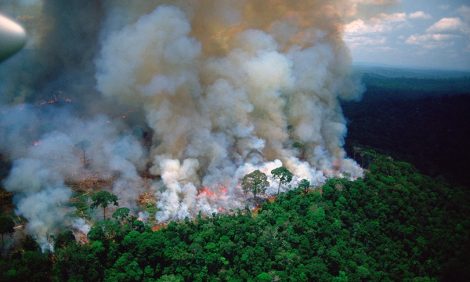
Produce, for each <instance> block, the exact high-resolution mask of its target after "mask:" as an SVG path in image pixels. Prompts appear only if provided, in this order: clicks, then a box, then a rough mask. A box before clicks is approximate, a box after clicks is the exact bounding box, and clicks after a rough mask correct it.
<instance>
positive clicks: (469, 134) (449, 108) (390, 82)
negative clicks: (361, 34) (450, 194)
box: [343, 73, 470, 185]
mask: <svg viewBox="0 0 470 282" xmlns="http://www.w3.org/2000/svg"><path fill="white" fill-rule="evenodd" d="M363 82H364V84H365V86H366V87H367V91H366V92H365V94H364V97H363V99H362V100H361V101H359V102H347V103H343V110H344V114H345V116H346V118H347V119H348V136H347V140H346V143H347V148H348V151H349V152H350V153H351V154H352V147H353V146H354V145H355V144H360V145H367V146H371V147H373V148H377V149H380V150H382V151H384V152H386V153H387V154H391V155H392V156H396V157H398V158H401V159H404V160H406V161H409V162H411V163H413V164H415V165H416V166H417V167H418V168H420V169H422V170H423V171H424V172H426V173H428V174H431V175H434V176H437V175H441V176H445V177H446V178H447V179H449V180H450V181H455V182H457V183H460V184H466V185H470V177H468V171H470V163H469V162H468V160H469V159H470V150H469V148H468V140H469V138H470V124H469V121H470V111H469V109H470V95H469V94H470V78H466V77H461V78H445V79H425V78H395V77H385V76H382V75H377V74H374V73H366V74H364V76H363Z"/></svg>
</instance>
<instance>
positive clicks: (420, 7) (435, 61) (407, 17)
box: [344, 0, 470, 70]
mask: <svg viewBox="0 0 470 282" xmlns="http://www.w3.org/2000/svg"><path fill="white" fill-rule="evenodd" d="M355 1H358V0H355ZM360 1H361V2H367V1H368V2H374V3H377V2H397V3H396V4H395V5H392V6H389V7H385V8H384V7H381V10H382V12H381V13H379V14H375V15H372V16H371V13H367V12H363V13H359V14H358V15H356V16H355V17H354V18H351V19H350V20H348V24H347V25H346V32H345V36H344V39H345V41H346V43H347V44H348V46H349V47H350V49H351V53H352V57H353V61H354V62H355V63H367V64H375V65H390V66H405V67H420V68H435V69H464V70H470V1H469V0H459V1H458V0H451V1H445V0H401V1H398V0H360Z"/></svg>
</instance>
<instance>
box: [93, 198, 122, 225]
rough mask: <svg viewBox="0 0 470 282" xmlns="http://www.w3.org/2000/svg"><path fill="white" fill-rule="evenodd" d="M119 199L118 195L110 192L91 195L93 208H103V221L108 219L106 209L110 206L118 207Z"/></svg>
mask: <svg viewBox="0 0 470 282" xmlns="http://www.w3.org/2000/svg"><path fill="white" fill-rule="evenodd" d="M117 201H118V198H117V196H116V195H114V194H112V193H109V192H108V191H99V192H96V193H94V194H93V195H91V208H92V209H94V208H97V207H99V206H100V207H102V208H103V220H105V219H106V208H107V207H108V206H109V205H110V204H114V205H115V206H117V205H118V202H117Z"/></svg>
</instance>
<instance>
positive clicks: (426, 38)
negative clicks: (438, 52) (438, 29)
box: [405, 33, 456, 49]
mask: <svg viewBox="0 0 470 282" xmlns="http://www.w3.org/2000/svg"><path fill="white" fill-rule="evenodd" d="M455 37H456V35H452V34H441V33H436V34H432V33H428V34H421V35H420V34H414V35H411V36H410V37H408V38H407V39H406V41H405V43H406V44H410V45H421V46H422V47H424V48H426V49H434V48H439V47H440V48H442V47H449V46H451V45H453V42H452V41H451V40H452V39H454V38H455Z"/></svg>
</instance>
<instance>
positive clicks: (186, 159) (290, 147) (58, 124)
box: [0, 0, 363, 249]
mask: <svg viewBox="0 0 470 282" xmlns="http://www.w3.org/2000/svg"><path fill="white" fill-rule="evenodd" d="M356 4H357V3H355V4H351V3H350V2H349V1H343V0H335V1H294V0H286V1H275V0H265V1H258V0H250V1H248V0H237V1H230V0H224V1H220V0H219V1H216V0H200V1H179V0H178V1H165V0H151V1H124V0H118V1H106V0H102V1H93V2H89V3H88V2H87V3H86V5H84V4H83V1H78V0H70V1H59V0H49V1H42V2H41V3H40V1H21V3H19V2H18V3H17V4H15V2H12V1H8V3H7V4H4V5H3V7H4V8H8V7H15V9H16V10H15V13H17V14H18V15H19V16H21V12H22V11H23V12H25V13H26V12H27V13H31V15H33V16H32V17H33V18H34V20H35V23H37V24H36V25H35V27H34V29H32V30H30V31H29V32H30V33H33V35H32V37H34V44H32V43H31V44H30V48H29V49H27V50H24V51H23V52H22V53H20V54H18V56H16V57H15V58H12V59H11V60H9V61H8V62H7V63H6V64H5V65H3V66H0V93H1V94H2V97H1V99H0V101H3V104H4V105H3V106H1V107H0V112H1V113H2V115H1V116H0V153H1V154H3V155H6V156H7V157H8V158H9V159H11V160H12V165H13V167H12V170H11V172H10V175H9V176H8V178H7V179H6V180H5V181H4V186H5V188H6V189H7V190H9V191H13V192H15V195H16V196H15V201H16V205H17V213H18V214H20V215H23V216H24V217H25V218H26V219H27V220H28V230H29V231H30V232H31V233H32V234H34V235H35V236H36V238H37V239H38V241H39V242H40V243H41V245H42V246H43V248H44V249H47V248H50V245H49V242H48V239H49V236H50V235H51V234H54V233H55V232H56V230H57V229H58V228H60V227H61V226H63V225H69V226H76V227H75V228H78V227H77V226H82V225H83V223H84V222H81V223H80V221H77V219H76V218H73V216H72V212H73V210H72V208H71V207H70V205H69V198H70V197H71V195H72V193H73V191H72V190H73V189H72V188H71V187H72V186H73V185H71V184H73V183H74V182H79V181H83V180H86V179H88V178H91V177H95V176H98V177H99V178H100V179H102V180H107V181H109V183H110V184H109V185H108V187H100V188H99V189H109V190H112V191H113V192H114V193H116V194H117V195H118V197H119V199H120V200H119V201H120V205H122V206H128V207H131V208H134V209H135V212H136V213H137V212H139V210H138V208H139V207H138V205H137V203H136V201H137V199H138V197H139V195H141V194H142V193H143V192H147V193H148V192H151V193H153V194H154V195H155V199H156V203H157V208H158V212H157V213H156V215H155V217H156V219H157V221H159V222H164V221H167V220H172V219H182V218H185V217H192V216H195V215H197V214H198V213H199V212H201V213H203V214H212V213H218V212H229V211H230V210H235V209H238V208H243V207H245V205H246V203H247V199H248V198H249V196H248V195H245V194H244V193H243V191H242V189H241V188H240V179H241V178H243V176H244V175H246V174H247V173H250V172H252V171H253V170H255V169H260V170H261V171H263V172H265V173H266V174H267V175H268V177H269V180H270V183H271V186H270V187H269V188H268V190H267V194H268V195H271V194H275V193H277V187H278V185H277V182H276V181H275V180H274V179H273V178H272V176H271V175H270V171H271V170H272V169H274V168H276V167H279V166H281V165H284V166H286V167H287V168H288V169H289V170H290V171H292V172H293V174H294V179H293V182H292V183H291V186H290V187H289V186H287V187H282V190H283V191H285V190H288V189H290V188H291V187H295V186H296V183H297V182H298V181H300V180H301V179H308V180H309V181H310V182H311V183H312V184H313V185H320V184H322V183H324V181H325V180H326V179H327V178H329V177H350V178H352V179H355V178H357V177H361V176H362V173H363V172H362V169H361V168H360V167H359V166H358V165H357V164H356V163H355V162H354V161H353V160H351V159H348V158H347V157H346V156H345V152H344V150H343V149H342V146H343V143H344V136H345V134H346V122H345V120H344V117H343V115H342V112H341V108H340V104H339V99H354V98H355V97H357V95H359V94H360V92H361V89H360V86H359V84H358V83H357V82H356V81H354V79H352V78H351V75H350V68H349V65H350V58H349V54H348V50H347V48H346V47H345V45H344V43H343V41H342V39H341V36H342V34H341V30H342V18H343V17H345V16H350V13H351V10H352V9H354V8H355V5H356ZM82 6H83V7H82ZM1 7H2V6H0V8H1ZM77 7H80V9H77ZM69 10H74V11H75V10H77V13H75V14H73V15H71V14H69V13H63V11H69ZM26 16H27V15H26ZM78 35H80V36H78ZM25 66H26V67H25ZM6 74H8V75H9V76H8V79H7V76H6ZM51 99H52V101H56V102H57V101H59V103H57V104H56V105H51V106H44V107H43V106H42V105H44V104H46V105H47V104H48V103H45V102H44V101H46V102H47V101H50V100H51ZM63 100H66V101H68V102H70V101H71V102H72V104H70V105H63V103H62V104H61V103H60V101H63ZM26 102H28V103H26ZM68 102H67V103H68ZM149 134H150V135H149ZM148 173H150V174H152V175H153V177H151V178H150V179H152V180H149V179H143V176H142V175H148ZM148 182H151V183H150V185H147V184H146V183H148ZM141 214H144V212H142V211H141ZM77 224H78V225H77Z"/></svg>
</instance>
